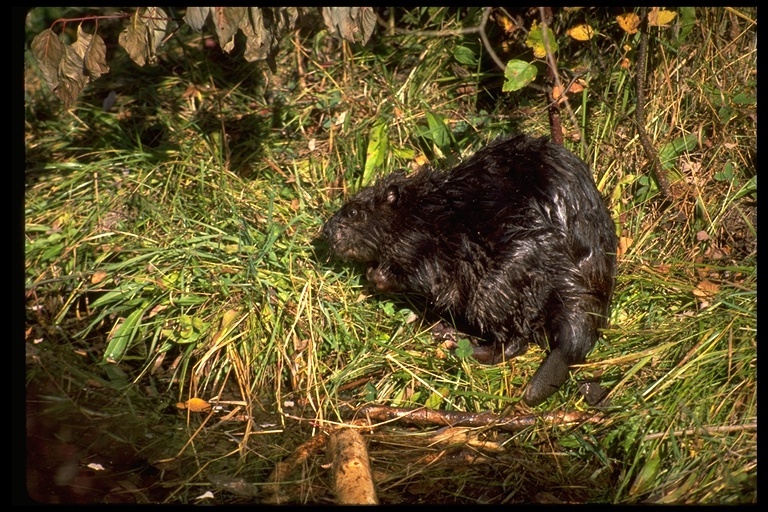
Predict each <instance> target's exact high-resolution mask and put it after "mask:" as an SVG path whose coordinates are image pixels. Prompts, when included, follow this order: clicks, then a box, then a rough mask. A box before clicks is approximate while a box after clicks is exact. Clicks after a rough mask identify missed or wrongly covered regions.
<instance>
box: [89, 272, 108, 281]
mask: <svg viewBox="0 0 768 512" xmlns="http://www.w3.org/2000/svg"><path fill="white" fill-rule="evenodd" d="M106 278H107V273H106V272H104V271H103V270H97V271H96V272H94V273H93V275H92V276H91V284H99V283H100V282H102V281H103V280H105V279H106Z"/></svg>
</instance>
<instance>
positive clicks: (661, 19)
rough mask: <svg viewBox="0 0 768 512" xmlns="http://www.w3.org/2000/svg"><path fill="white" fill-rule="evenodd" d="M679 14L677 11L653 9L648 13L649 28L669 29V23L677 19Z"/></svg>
mask: <svg viewBox="0 0 768 512" xmlns="http://www.w3.org/2000/svg"><path fill="white" fill-rule="evenodd" d="M675 16H677V13H676V12H675V11H668V10H666V9H659V8H658V7H653V8H652V9H651V10H650V12H649V13H648V26H649V27H668V26H669V23H670V22H671V21H672V20H673V19H675Z"/></svg>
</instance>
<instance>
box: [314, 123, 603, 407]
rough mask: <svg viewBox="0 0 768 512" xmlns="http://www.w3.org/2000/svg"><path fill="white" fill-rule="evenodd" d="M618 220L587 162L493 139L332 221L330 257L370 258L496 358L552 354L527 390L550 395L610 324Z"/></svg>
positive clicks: (518, 141)
mask: <svg viewBox="0 0 768 512" xmlns="http://www.w3.org/2000/svg"><path fill="white" fill-rule="evenodd" d="M614 231H615V230H614V224H613V222H612V220H611V217H610V215H609V213H608V211H607V209H606V207H605V205H604V204H603V202H602V200H601V198H600V194H599V193H598V191H597V189H596V187H595V184H594V182H593V180H592V176H591V174H590V170H589V168H588V167H587V165H586V164H585V163H584V162H583V161H582V160H580V159H579V158H578V157H576V156H575V155H574V154H572V153H571V152H569V151H568V150H567V149H565V148H564V147H562V146H560V145H556V144H553V143H551V142H549V141H548V140H547V139H544V138H539V139H534V138H529V137H527V136H516V137H512V138H508V139H502V140H498V141H495V142H493V143H491V144H489V145H488V146H486V147H485V148H483V149H481V150H479V151H478V152H477V153H475V155H473V156H472V157H470V158H469V159H467V160H466V161H464V162H463V163H461V164H459V165H458V166H456V167H454V168H453V169H450V170H448V171H437V170H433V169H424V170H421V171H419V172H417V173H415V174H413V175H412V176H406V174H405V173H404V172H402V171H398V172H395V173H392V174H390V175H389V176H386V177H384V178H382V179H380V180H379V181H378V182H377V183H376V184H374V185H373V186H371V187H368V188H364V189H363V190H361V191H360V192H359V193H358V194H357V195H356V196H355V197H353V198H352V199H351V200H350V201H349V202H348V203H346V204H345V205H344V206H343V207H342V208H341V209H340V210H339V211H338V212H337V213H336V214H335V215H333V217H331V218H330V219H329V220H328V221H327V222H326V224H325V226H324V227H323V234H324V236H325V238H326V239H327V241H328V244H329V247H330V249H331V252H332V253H333V254H334V255H335V256H337V257H339V258H342V259H345V260H350V261H357V262H362V263H366V264H367V265H368V272H367V277H368V280H369V281H370V282H371V283H372V284H373V285H374V286H375V287H376V289H378V290H379V291H382V292H406V293H416V294H419V295H421V296H423V297H424V298H426V300H427V301H428V304H429V307H430V308H431V309H433V310H434V311H435V312H436V313H437V314H439V315H440V316H441V317H443V318H446V319H453V320H457V321H458V323H457V324H456V325H460V326H461V327H462V328H463V329H462V330H465V329H466V330H469V331H471V332H468V333H467V334H470V335H473V336H477V337H479V338H480V341H479V342H475V346H474V354H473V355H474V357H475V359H477V360H478V361H480V362H482V363H487V364H494V363H497V362H500V361H503V360H505V359H509V358H512V357H515V356H518V355H520V354H522V353H524V352H525V351H526V349H527V347H528V343H529V342H531V341H534V342H536V343H538V344H540V345H541V346H542V347H544V348H545V349H546V348H548V349H549V353H548V355H547V356H546V358H545V359H544V361H543V362H542V363H541V365H540V366H539V368H538V370H537V371H536V373H535V374H534V375H533V377H532V378H531V380H530V382H529V383H528V385H527V386H526V390H525V395H524V400H525V402H526V403H528V404H529V405H536V404H539V403H541V402H543V401H544V400H545V399H546V398H547V397H549V396H550V395H551V394H552V393H554V392H555V391H556V390H557V389H558V388H559V387H560V386H561V385H562V384H563V383H564V382H565V381H566V380H567V378H568V368H569V366H570V365H572V364H577V363H581V362H583V361H584V360H585V358H586V356H587V353H588V352H589V351H590V350H591V349H592V347H593V345H594V343H595V341H596V340H597V338H598V335H599V333H598V330H599V329H600V328H602V327H603V326H605V324H606V318H607V315H608V312H609V306H610V301H611V296H612V293H613V284H614V276H615V269H616V262H615V250H616V244H617V239H616V235H615V232H614Z"/></svg>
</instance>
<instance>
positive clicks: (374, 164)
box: [362, 117, 389, 186]
mask: <svg viewBox="0 0 768 512" xmlns="http://www.w3.org/2000/svg"><path fill="white" fill-rule="evenodd" d="M388 149H389V122H388V121H387V120H386V119H384V118H383V117H380V118H379V119H377V120H376V122H375V123H374V124H373V127H372V128H371V133H370V134H369V135H368V148H367V150H366V152H365V169H364V170H363V183H362V185H363V186H366V185H368V184H369V183H371V181H373V176H374V174H375V171H376V169H377V168H378V167H380V166H381V164H383V163H384V158H385V157H386V155H387V150H388Z"/></svg>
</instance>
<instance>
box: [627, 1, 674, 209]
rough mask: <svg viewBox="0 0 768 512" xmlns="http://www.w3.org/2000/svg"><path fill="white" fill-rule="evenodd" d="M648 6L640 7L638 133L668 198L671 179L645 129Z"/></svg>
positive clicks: (662, 190) (663, 191)
mask: <svg viewBox="0 0 768 512" xmlns="http://www.w3.org/2000/svg"><path fill="white" fill-rule="evenodd" d="M647 11H648V8H647V7H642V8H641V9H640V17H641V23H640V46H639V47H638V49H637V68H636V71H635V89H636V92H635V97H636V99H637V105H636V107H635V117H636V118H637V134H638V136H639V137H640V143H641V144H642V146H643V150H645V156H646V157H647V158H648V160H650V161H651V165H652V168H653V174H654V176H655V177H656V182H657V183H658V185H659V190H660V191H661V195H662V196H663V197H664V199H666V200H668V199H671V198H672V192H671V189H670V187H669V180H668V179H667V175H666V174H665V173H664V169H662V167H661V162H660V161H659V155H658V153H657V152H656V150H655V149H654V147H653V144H652V143H651V138H650V137H648V133H647V132H646V131H645V85H644V83H645V71H646V61H647V56H648V15H647Z"/></svg>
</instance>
